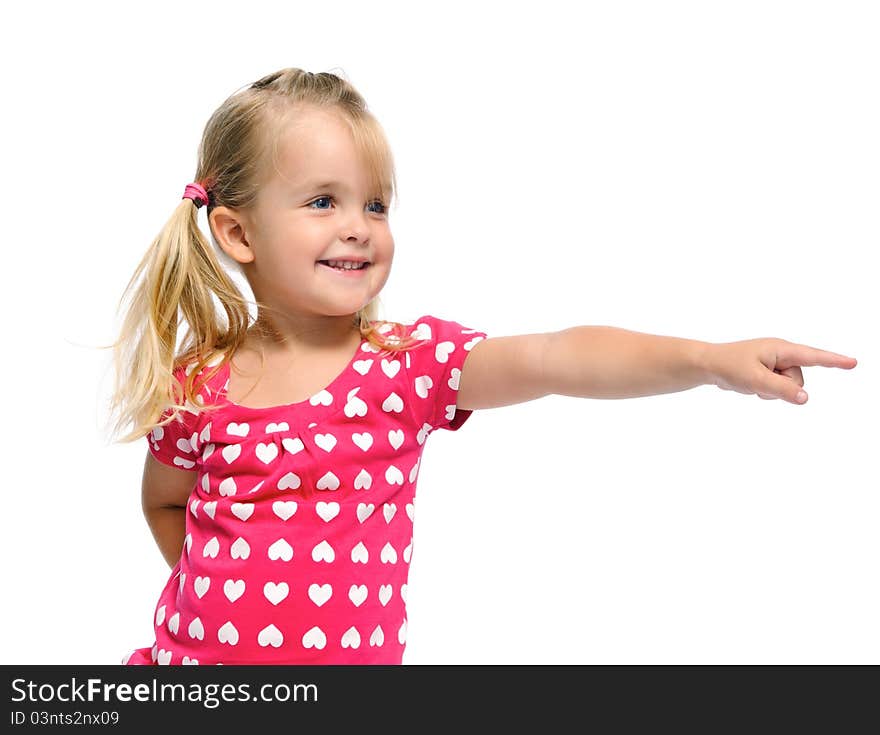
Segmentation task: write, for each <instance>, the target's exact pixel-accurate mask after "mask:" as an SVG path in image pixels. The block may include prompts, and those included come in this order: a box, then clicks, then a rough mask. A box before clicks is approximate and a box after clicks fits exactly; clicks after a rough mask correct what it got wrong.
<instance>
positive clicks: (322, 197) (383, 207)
mask: <svg viewBox="0 0 880 735" xmlns="http://www.w3.org/2000/svg"><path fill="white" fill-rule="evenodd" d="M325 199H327V200H332V199H333V197H332V196H330V195H329V194H328V195H325V196H321V197H318V198H317V199H313V200H312V201H311V202H309V206H312V205H313V204H316V203H317V202H322V201H324V200H325ZM370 204H378V205H379V206H380V207H381V209H380V210H378V211H375V210H373V214H386V213H387V209H386V207H385V204H384V203H383V202H381V201H380V200H379V199H374V200H373V201H372V202H370ZM315 209H319V210H321V211H326V209H325V208H324V207H315Z"/></svg>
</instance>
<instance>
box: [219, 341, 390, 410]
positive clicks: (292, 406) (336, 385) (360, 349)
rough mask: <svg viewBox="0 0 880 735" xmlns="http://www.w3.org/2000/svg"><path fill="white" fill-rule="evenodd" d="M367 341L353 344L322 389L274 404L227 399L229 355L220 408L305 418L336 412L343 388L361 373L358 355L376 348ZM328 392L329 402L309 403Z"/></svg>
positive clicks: (368, 354)
mask: <svg viewBox="0 0 880 735" xmlns="http://www.w3.org/2000/svg"><path fill="white" fill-rule="evenodd" d="M369 344H370V343H369V341H368V340H366V339H361V341H360V342H359V343H358V346H357V347H356V348H355V351H354V354H353V355H352V356H351V357H350V358H349V360H348V363H347V364H346V365H345V367H344V368H342V370H341V372H340V373H339V374H338V375H337V376H336V377H335V378H333V380H331V381H330V383H328V384H327V385H326V386H324V387H323V388H322V389H321V390H319V391H317V392H315V393H313V394H312V395H311V396H309V397H308V398H306V399H304V400H302V401H296V402H294V403H280V404H277V405H274V406H245V405H242V404H241V403H235V402H234V401H232V400H230V399H229V396H228V394H227V390H228V388H229V377H230V374H231V371H232V364H231V359H230V360H227V361H226V363H225V364H224V365H223V369H222V370H221V372H220V390H219V395H220V398H221V399H222V403H223V408H224V409H226V410H234V411H236V412H237V413H243V414H250V415H254V416H261V415H264V414H267V413H272V412H281V413H285V414H286V413H288V412H291V413H293V412H296V413H297V414H302V415H303V416H304V418H306V419H309V418H312V419H314V418H316V417H317V416H318V414H326V413H327V412H335V411H337V410H339V409H340V408H342V406H343V405H344V399H345V395H344V393H345V391H347V390H348V389H349V388H350V387H351V386H350V384H351V383H353V382H354V381H355V380H356V379H360V378H361V377H362V376H361V374H360V373H358V372H357V371H356V370H355V369H354V363H355V362H356V361H357V360H358V359H365V360H369V359H373V358H375V352H374V351H373V349H372V345H371V346H370V349H367V350H365V349H364V346H365V345H369ZM361 353H363V355H364V356H363V358H361ZM324 392H327V393H329V394H330V395H331V396H332V397H333V402H332V403H331V404H329V405H324V404H322V403H320V402H318V403H314V404H313V403H312V400H313V399H314V398H315V397H316V396H319V395H321V394H322V393H324Z"/></svg>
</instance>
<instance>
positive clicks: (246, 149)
mask: <svg viewBox="0 0 880 735" xmlns="http://www.w3.org/2000/svg"><path fill="white" fill-rule="evenodd" d="M305 106H313V107H318V108H321V109H325V110H328V109H329V110H332V111H335V112H337V113H338V114H339V117H340V119H341V120H342V121H344V122H346V123H347V124H348V126H349V128H350V130H351V133H352V135H353V138H354V141H355V144H356V146H357V147H358V149H359V150H360V153H361V156H362V157H363V161H364V163H365V164H366V167H367V171H368V174H369V176H370V179H371V185H372V186H373V187H374V188H375V191H376V192H388V193H389V194H390V196H391V197H393V196H394V194H395V192H396V189H397V182H396V176H395V171H394V162H393V158H392V155H391V151H390V147H389V145H388V142H387V140H386V138H385V135H384V132H383V130H382V128H381V126H380V125H379V123H378V121H377V120H376V119H375V117H374V116H373V115H372V113H370V112H369V111H368V109H367V106H366V102H365V101H364V99H363V97H362V96H361V95H360V94H359V93H358V92H357V91H356V90H355V89H354V87H352V85H351V84H350V83H349V82H348V81H346V80H344V79H342V78H340V77H338V76H336V75H335V74H332V73H329V72H320V73H317V74H313V73H311V72H307V71H303V70H302V69H297V68H287V69H281V70H280V71H276V72H273V73H272V74H268V75H266V76H264V77H262V78H261V79H258V80H257V81H256V82H254V83H253V84H251V85H250V86H248V87H246V88H244V89H240V90H239V91H237V92H235V93H234V94H232V95H231V96H230V97H229V98H227V99H226V100H225V101H224V102H223V104H221V105H220V107H218V108H217V110H215V111H214V113H213V114H212V115H211V117H210V119H209V120H208V122H207V124H206V125H205V129H204V132H203V134H202V139H201V142H200V144H199V149H198V162H197V165H196V174H195V178H194V179H193V181H194V182H197V183H199V184H201V185H202V186H203V187H204V188H205V189H206V191H207V193H208V202H207V211H208V214H209V215H210V213H211V211H212V210H213V208H214V207H217V206H227V207H230V208H232V209H236V210H246V209H247V208H248V207H251V206H253V205H254V203H255V200H256V197H257V192H258V191H259V188H260V185H261V184H262V182H263V181H265V180H266V177H267V176H269V175H270V174H271V172H272V171H273V170H275V168H276V160H277V159H276V157H277V145H278V139H279V138H280V137H281V135H280V133H281V131H282V130H283V129H284V126H285V125H286V123H287V121H288V119H289V117H290V115H291V113H296V112H298V111H300V110H301V109H302V108H303V107H305ZM389 204H390V202H389ZM197 213H198V207H197V205H196V203H195V202H193V200H191V199H181V201H180V202H179V203H178V204H177V207H176V208H175V209H174V211H173V212H172V214H171V217H170V218H169V219H168V221H167V222H166V223H165V225H164V227H162V229H161V231H160V232H159V234H158V235H157V236H156V237H155V239H154V240H153V242H152V244H151V245H150V247H149V249H148V250H147V252H146V253H145V255H144V256H143V258H142V260H141V262H140V264H139V265H138V266H137V268H136V269H135V272H134V274H133V275H132V277H131V279H130V280H129V282H128V285H127V286H126V288H125V290H124V292H123V296H122V298H121V299H120V306H121V304H122V302H123V301H124V300H125V297H126V294H128V293H129V292H131V293H132V296H131V303H130V305H129V308H128V310H127V312H126V313H125V317H124V321H123V323H122V327H121V329H120V334H119V337H118V339H117V340H116V342H114V343H113V344H112V345H110V346H111V347H112V348H113V356H114V368H115V389H114V393H113V396H112V398H111V404H110V412H111V414H115V415H116V417H117V419H116V421H115V423H114V424H113V434H114V435H117V434H118V433H119V432H120V430H121V429H122V428H123V427H125V426H128V425H131V426H132V430H131V431H129V432H128V433H127V434H125V435H123V436H122V437H121V438H120V439H119V441H122V442H131V441H135V440H137V439H140V438H141V437H143V436H145V435H146V434H147V433H149V432H150V431H151V430H152V429H153V428H155V427H156V426H164V425H165V424H167V423H168V422H169V421H171V420H174V419H176V418H178V415H179V412H180V411H182V410H190V411H199V410H209V409H212V408H215V407H217V405H218V404H205V403H204V402H203V401H202V400H201V396H200V395H199V392H200V390H201V388H202V386H203V385H204V383H205V382H207V380H209V379H210V378H211V377H213V376H214V375H215V374H216V373H217V372H218V371H219V370H220V369H221V368H222V367H223V365H224V364H225V363H227V362H228V361H229V360H230V359H231V357H232V356H233V355H234V354H235V352H236V350H237V349H238V348H239V347H240V346H241V345H242V344H243V343H244V341H245V338H246V336H247V330H248V327H249V319H250V314H249V312H248V303H249V302H248V300H247V299H245V297H244V296H243V295H242V293H241V291H240V290H239V289H238V287H237V286H236V285H235V283H234V282H233V281H232V279H231V278H230V277H229V275H228V273H227V272H226V271H225V270H224V268H223V266H222V265H221V262H220V259H219V258H218V253H219V252H220V250H219V245H218V244H217V240H216V238H215V237H214V233H213V231H212V232H211V240H212V241H213V247H212V245H211V244H209V243H208V241H207V239H206V238H205V236H204V234H203V233H202V231H201V230H200V229H199V226H198V221H197ZM209 229H210V228H209ZM215 299H216V301H218V302H219V305H220V307H221V308H222V310H223V311H224V312H225V314H226V322H225V324H224V323H222V322H221V321H220V320H219V319H218V311H217V308H216V305H215ZM378 301H379V299H378V297H376V298H374V299H373V300H372V301H371V302H370V303H369V304H367V305H366V306H364V307H363V308H362V309H360V310H359V311H358V312H357V314H355V315H354V316H355V322H356V324H357V327H358V329H359V330H360V332H361V335H362V337H363V338H364V339H366V340H368V341H369V342H370V343H371V344H373V345H374V346H376V347H377V348H379V349H380V351H381V354H384V355H388V354H391V353H393V352H397V351H400V350H405V349H409V348H411V347H413V346H417V342H418V340H414V339H413V338H412V336H411V335H410V336H407V335H406V334H405V328H404V327H403V325H402V324H399V323H397V322H388V321H384V320H379V319H378V303H377V302H378ZM251 303H255V304H256V305H258V306H260V307H261V308H263V309H266V310H270V307H269V306H268V305H266V304H261V303H259V302H251ZM181 316H182V317H183V319H184V321H185V322H186V326H187V330H186V333H185V335H184V338H183V340H182V343H181V347H180V353H179V354H177V336H178V320H179V318H180V317H181ZM382 325H385V326H382ZM389 326H390V327H391V333H390V334H388V335H387V336H386V334H385V333H386V332H387V331H388V328H389ZM209 364H210V365H211V366H213V370H211V371H208V372H206V374H205V376H204V378H203V379H202V380H201V381H200V382H198V384H196V378H197V377H198V376H199V375H200V374H201V373H202V371H203V369H204V368H205V367H207V366H208V365H209ZM182 366H187V367H186V373H185V375H186V377H185V379H184V381H183V384H182V385H181V384H180V383H178V381H177V379H176V377H175V375H174V373H175V371H177V370H178V369H179V368H180V367H182ZM166 413H167V414H168V415H167V416H164V415H163V414H166Z"/></svg>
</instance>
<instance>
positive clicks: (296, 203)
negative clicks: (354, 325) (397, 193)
mask: <svg viewBox="0 0 880 735" xmlns="http://www.w3.org/2000/svg"><path fill="white" fill-rule="evenodd" d="M368 181H369V180H368V177H367V174H366V170H365V169H364V168H363V166H362V165H361V163H360V160H359V158H358V152H357V149H356V148H355V144H354V141H353V139H352V137H351V133H350V132H349V130H348V128H347V127H346V125H345V123H343V122H342V121H341V120H339V119H338V118H337V117H336V116H335V115H334V114H332V113H330V112H327V111H323V110H311V109H310V110H308V111H305V112H303V113H302V114H301V115H299V116H297V118H296V119H295V121H294V122H293V123H292V124H291V125H290V126H289V127H288V128H287V130H286V131H285V133H284V135H283V136H282V137H281V138H280V139H279V141H278V170H277V171H273V172H271V176H270V178H269V180H268V182H267V183H266V184H264V186H263V188H261V190H260V193H259V195H258V198H257V202H256V205H255V207H254V209H253V210H252V211H250V212H248V214H247V217H246V219H245V223H244V238H245V240H246V241H247V244H248V245H249V247H246V248H237V249H236V253H237V255H234V256H233V257H236V259H237V260H239V261H240V262H241V263H242V267H243V268H244V271H245V274H246V276H247V278H248V281H249V283H250V284H251V287H252V288H253V291H254V296H255V298H256V299H257V300H259V301H262V302H265V303H268V304H270V305H271V306H273V307H275V308H278V309H281V310H282V311H283V312H285V313H288V314H302V315H309V316H315V315H317V316H345V315H351V314H354V313H355V312H356V311H357V310H358V309H360V308H362V307H364V306H365V305H366V304H367V303H369V302H370V301H371V300H372V299H373V298H374V297H375V296H376V295H377V294H378V293H379V292H380V291H381V290H382V287H383V286H384V285H385V281H386V280H387V279H388V275H389V273H390V271H391V261H392V258H393V256H394V239H393V238H392V236H391V229H390V226H389V223H388V214H387V212H386V207H385V206H384V205H385V204H387V203H388V199H387V197H388V192H383V193H379V194H378V196H377V192H374V191H370V190H369V189H368ZM238 256H240V257H238ZM331 259H332V260H346V259H360V260H366V261H367V262H368V263H369V265H367V267H366V268H365V269H363V270H361V271H351V272H350V271H338V270H335V269H334V268H330V267H328V266H326V265H323V264H321V263H320V262H319V261H322V260H331Z"/></svg>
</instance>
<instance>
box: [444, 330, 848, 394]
mask: <svg viewBox="0 0 880 735" xmlns="http://www.w3.org/2000/svg"><path fill="white" fill-rule="evenodd" d="M855 365H856V360H855V358H853V357H846V356H845V355H839V354H837V353H834V352H827V351H825V350H820V349H816V348H814V347H807V346H806V345H799V344H795V343H793V342H787V341H785V340H782V339H776V338H764V339H752V340H745V341H741V342H727V343H720V344H715V343H711V342H701V341H699V340H691V339H681V338H678V337H664V336H660V335H654V334H644V333H642V332H632V331H629V330H626V329H619V328H617V327H594V326H578V327H571V328H569V329H564V330H562V331H560V332H549V333H545V334H526V335H517V336H512V337H494V338H490V339H485V340H483V341H482V342H478V343H477V344H476V345H475V346H474V347H473V349H472V350H471V354H470V355H468V357H467V360H466V361H465V363H464V365H463V367H462V374H461V379H460V381H459V391H458V404H457V405H458V407H459V408H460V409H478V408H495V407H498V406H506V405H510V404H513V403H520V402H522V401H528V400H533V399H535V398H540V397H542V396H546V395H549V394H558V395H565V396H576V397H580V398H637V397H639V396H650V395H657V394H660V393H675V392H678V391H683V390H688V389H690V388H694V387H696V386H699V385H716V386H718V387H719V388H722V389H723V390H735V391H737V392H739V393H746V394H756V395H758V396H760V397H761V398H766V399H773V398H781V399H783V400H786V401H789V402H791V403H798V404H799V403H803V402H804V401H805V400H806V398H804V399H803V400H799V399H798V394H799V393H800V392H801V388H802V387H803V384H804V379H803V374H802V372H801V367H802V366H804V367H805V366H823V367H838V368H844V369H850V368H853V367H855Z"/></svg>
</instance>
